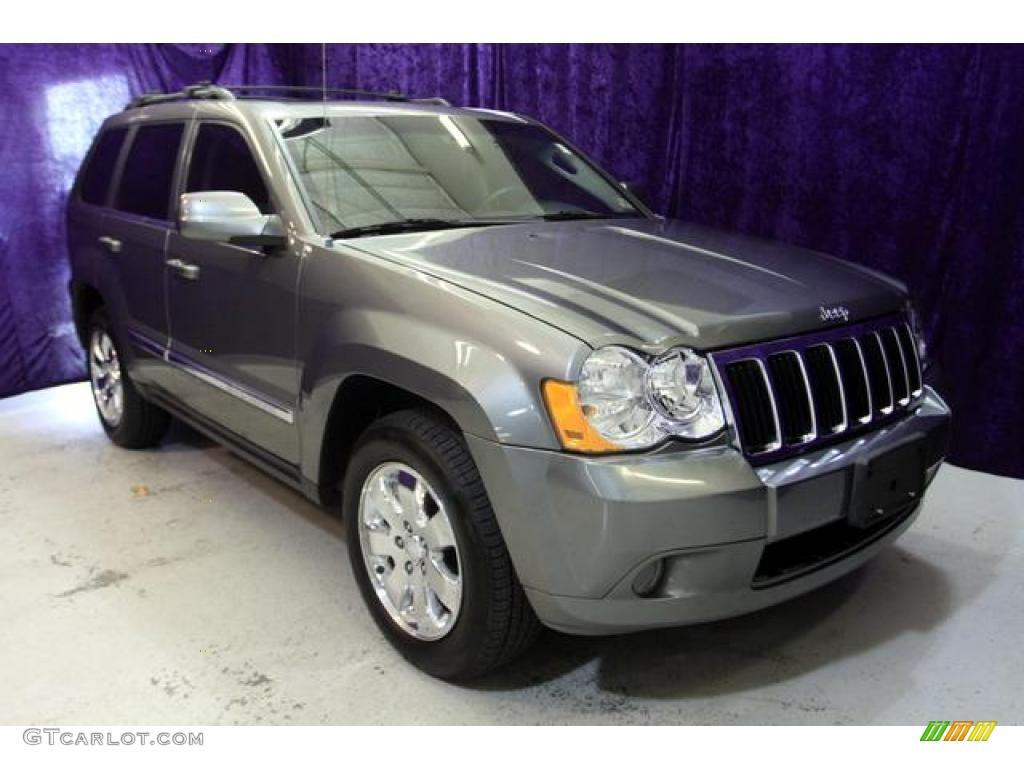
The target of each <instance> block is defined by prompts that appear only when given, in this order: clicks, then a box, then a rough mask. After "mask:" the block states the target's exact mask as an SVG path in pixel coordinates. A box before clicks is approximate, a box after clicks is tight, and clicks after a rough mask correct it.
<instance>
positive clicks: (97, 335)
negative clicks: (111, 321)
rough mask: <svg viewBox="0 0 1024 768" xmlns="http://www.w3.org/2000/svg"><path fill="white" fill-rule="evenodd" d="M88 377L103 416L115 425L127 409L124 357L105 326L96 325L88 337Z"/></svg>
mask: <svg viewBox="0 0 1024 768" xmlns="http://www.w3.org/2000/svg"><path fill="white" fill-rule="evenodd" d="M89 380H90V381H91V382H92V396H93V399H95V400H96V407H97V408H98V409H99V412H100V417H101V418H102V419H103V421H104V422H106V424H107V426H108V427H116V426H117V425H118V424H120V423H121V417H122V415H123V413H124V386H123V385H122V383H121V361H120V360H119V359H118V357H117V350H116V349H115V348H114V342H113V341H112V340H111V338H110V335H109V334H108V333H107V332H106V331H105V330H103V329H102V328H94V329H93V332H92V336H91V337H90V339H89Z"/></svg>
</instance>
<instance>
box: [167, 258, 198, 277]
mask: <svg viewBox="0 0 1024 768" xmlns="http://www.w3.org/2000/svg"><path fill="white" fill-rule="evenodd" d="M165 263H166V264H167V266H168V267H170V268H171V269H173V270H174V271H175V272H177V273H178V274H179V275H180V276H181V277H183V278H185V279H186V280H198V279H199V266H198V265H196V264H189V263H188V262H187V261H182V260H181V259H168V260H167V261H166V262H165Z"/></svg>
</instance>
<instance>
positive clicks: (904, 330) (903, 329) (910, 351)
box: [896, 323, 921, 397]
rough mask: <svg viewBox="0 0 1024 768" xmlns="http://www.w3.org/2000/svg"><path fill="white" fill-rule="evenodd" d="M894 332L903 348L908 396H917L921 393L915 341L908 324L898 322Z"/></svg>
mask: <svg viewBox="0 0 1024 768" xmlns="http://www.w3.org/2000/svg"><path fill="white" fill-rule="evenodd" d="M896 334H897V336H898V337H899V340H900V347H902V348H903V355H904V357H905V358H906V360H907V373H908V374H909V376H910V396H911V397H917V396H918V395H919V394H921V360H920V359H919V358H918V355H917V342H916V341H915V340H914V334H913V333H911V332H910V326H909V325H907V324H906V323H900V324H899V326H897V328H896Z"/></svg>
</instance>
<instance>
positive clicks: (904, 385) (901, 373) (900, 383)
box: [879, 328, 910, 406]
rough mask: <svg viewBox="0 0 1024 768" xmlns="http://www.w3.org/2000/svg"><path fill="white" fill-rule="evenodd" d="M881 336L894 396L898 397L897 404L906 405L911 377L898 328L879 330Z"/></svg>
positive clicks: (908, 398) (908, 399)
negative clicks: (901, 347)
mask: <svg viewBox="0 0 1024 768" xmlns="http://www.w3.org/2000/svg"><path fill="white" fill-rule="evenodd" d="M879 336H881V338H882V347H883V349H884V350H885V362H886V363H887V364H888V365H889V376H890V377H891V380H892V393H893V394H892V396H893V397H894V398H896V403H897V405H901V406H902V405H906V404H907V403H909V402H910V379H909V377H908V376H907V363H906V361H905V360H904V359H903V351H902V350H901V349H900V341H899V337H898V336H897V335H896V329H895V328H886V329H885V330H884V331H879Z"/></svg>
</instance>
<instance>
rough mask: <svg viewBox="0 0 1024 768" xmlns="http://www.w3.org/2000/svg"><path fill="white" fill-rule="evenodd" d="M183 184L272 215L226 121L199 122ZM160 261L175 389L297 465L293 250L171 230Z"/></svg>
mask: <svg viewBox="0 0 1024 768" xmlns="http://www.w3.org/2000/svg"><path fill="white" fill-rule="evenodd" d="M184 182H185V183H184V184H183V191H185V192H208V191H232V192H242V193H244V194H246V195H248V196H249V197H250V198H251V199H252V200H253V202H255V203H256V205H257V206H259V208H260V210H261V211H262V212H264V213H274V212H276V211H275V205H274V202H273V198H272V196H271V194H270V192H269V187H268V186H267V184H266V183H265V181H264V174H263V173H262V172H261V171H260V167H259V165H258V163H257V161H256V158H255V156H254V154H253V152H252V150H251V148H250V145H249V143H248V141H247V140H246V138H245V136H244V134H242V132H241V131H240V130H239V129H237V128H236V127H235V126H233V125H230V124H227V123H221V122H200V123H198V125H197V126H196V129H195V134H194V140H193V143H192V148H191V152H190V155H189V158H188V161H187V169H186V173H185V179H184ZM167 263H168V265H169V268H168V272H167V301H168V307H169V312H170V328H171V331H170V332H171V348H170V354H169V358H170V362H171V363H172V364H174V365H175V367H177V368H178V369H179V370H180V371H182V372H183V373H185V374H186V375H185V376H183V377H179V382H178V384H177V385H176V390H177V391H176V392H175V394H176V395H177V396H178V397H179V399H181V400H182V401H183V402H184V403H185V404H186V405H187V406H189V407H190V408H192V409H193V410H194V411H197V412H198V413H199V414H200V415H202V416H205V417H207V418H208V419H210V420H212V421H213V422H215V423H216V424H218V425H220V426H222V427H227V428H228V429H229V430H230V431H232V432H234V433H235V434H236V435H239V436H241V437H243V438H245V439H246V440H248V441H249V442H251V443H255V444H256V445H257V446H259V447H261V448H262V449H264V450H266V451H269V452H270V453H272V454H274V455H276V456H277V457H279V458H281V459H283V460H285V461H286V462H288V463H291V464H297V463H298V460H299V457H298V435H297V426H296V423H295V408H296V402H297V399H298V392H299V382H298V370H297V366H296V360H295V309H296V295H295V285H296V279H297V275H298V265H299V258H298V256H296V255H295V254H293V253H292V252H291V251H290V250H287V249H281V250H279V251H275V252H273V253H270V254H268V253H264V252H263V251H262V250H260V249H258V248H243V247H240V246H237V245H232V244H230V243H226V242H210V241H203V240H191V239H187V238H185V237H182V236H181V234H180V233H179V232H178V231H177V229H173V230H172V231H171V232H170V234H169V240H168V246H167Z"/></svg>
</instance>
